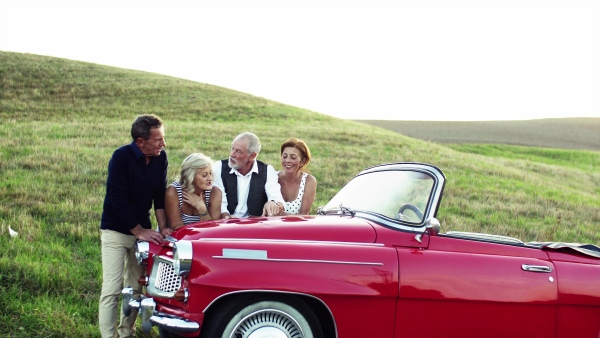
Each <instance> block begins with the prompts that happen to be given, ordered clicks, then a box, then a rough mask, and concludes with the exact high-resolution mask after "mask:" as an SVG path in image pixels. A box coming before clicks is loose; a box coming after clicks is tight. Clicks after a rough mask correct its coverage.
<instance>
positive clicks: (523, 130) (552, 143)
mask: <svg viewBox="0 0 600 338" xmlns="http://www.w3.org/2000/svg"><path fill="white" fill-rule="evenodd" d="M355 121H356V122H362V123H366V124H370V125H373V126H377V127H380V128H384V129H388V130H392V131H395V132H398V133H400V134H403V135H406V136H410V137H413V138H417V139H420V140H425V141H431V142H436V143H442V144H450V143H459V144H460V143H496V144H508V145H519V146H529V147H543V148H559V149H578V150H596V151H598V150H600V118H560V119H540V120H527V121H469V122H462V121H461V122H457V121H387V120H355Z"/></svg>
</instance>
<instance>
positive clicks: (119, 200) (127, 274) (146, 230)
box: [98, 114, 171, 337]
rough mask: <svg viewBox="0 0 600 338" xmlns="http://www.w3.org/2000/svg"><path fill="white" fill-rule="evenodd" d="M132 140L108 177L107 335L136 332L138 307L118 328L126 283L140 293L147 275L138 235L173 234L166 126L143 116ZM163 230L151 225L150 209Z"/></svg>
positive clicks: (102, 316)
mask: <svg viewBox="0 0 600 338" xmlns="http://www.w3.org/2000/svg"><path fill="white" fill-rule="evenodd" d="M131 137H132V138H133V141H132V142H131V143H130V144H128V145H125V146H122V147H120V148H119V149H117V150H116V151H115V152H114V153H113V155H112V158H111V159H110V162H109V163H108V179H107V181H106V196H105V198H104V208H103V212H102V220H101V222H100V229H101V233H102V234H101V240H102V293H101V295H100V306H99V314H98V321H99V326H100V333H101V335H102V337H117V333H118V335H119V336H120V337H135V320H136V317H137V311H133V313H131V315H130V316H128V317H126V316H125V315H124V314H123V313H121V322H120V324H119V326H118V328H117V322H116V321H117V312H118V310H119V309H118V302H119V297H120V294H121V290H122V289H123V284H125V286H131V287H133V288H134V290H135V291H137V292H138V293H139V292H141V285H140V284H138V282H137V280H138V278H139V277H140V276H142V275H143V270H142V267H141V266H140V265H138V263H137V260H136V257H135V244H136V240H143V241H148V242H153V243H155V244H159V243H161V242H162V241H163V238H164V236H167V235H169V234H170V231H171V230H170V229H168V227H167V219H166V216H165V190H166V186H167V167H168V161H167V154H166V153H165V151H164V147H165V146H166V143H165V129H164V125H163V122H162V120H161V119H160V118H159V117H158V116H156V115H153V114H150V115H141V116H138V117H137V118H136V120H135V121H134V122H133V124H132V126H131ZM153 203H154V213H155V216H156V221H157V223H158V228H159V230H160V231H158V232H157V231H156V230H153V229H152V224H151V223H150V210H151V209H152V204H153Z"/></svg>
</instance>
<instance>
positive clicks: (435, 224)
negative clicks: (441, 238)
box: [415, 217, 440, 243]
mask: <svg viewBox="0 0 600 338" xmlns="http://www.w3.org/2000/svg"><path fill="white" fill-rule="evenodd" d="M439 233H440V221H438V220H437V218H435V217H432V218H430V219H428V220H427V221H425V231H423V233H422V234H418V235H416V236H415V239H416V240H417V242H419V243H421V242H423V236H425V235H429V236H437V235H438V234H439Z"/></svg>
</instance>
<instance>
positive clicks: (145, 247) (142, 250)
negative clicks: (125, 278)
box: [135, 241, 150, 264]
mask: <svg viewBox="0 0 600 338" xmlns="http://www.w3.org/2000/svg"><path fill="white" fill-rule="evenodd" d="M149 252H150V243H148V242H145V241H141V242H137V244H136V245H135V258H137V262H138V264H143V263H145V262H146V260H147V259H148V253H149Z"/></svg>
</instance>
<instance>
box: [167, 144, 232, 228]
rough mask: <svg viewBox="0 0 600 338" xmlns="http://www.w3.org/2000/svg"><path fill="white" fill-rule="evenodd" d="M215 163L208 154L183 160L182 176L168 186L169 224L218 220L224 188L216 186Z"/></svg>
mask: <svg viewBox="0 0 600 338" xmlns="http://www.w3.org/2000/svg"><path fill="white" fill-rule="evenodd" d="M212 163H213V160H211V159H210V158H209V157H208V156H206V155H204V154H201V153H193V154H191V155H189V156H188V157H186V158H185V160H183V163H182V164H181V172H180V175H179V179H178V180H177V181H175V182H173V183H171V185H170V186H169V187H168V188H167V191H166V193H165V210H166V214H167V220H168V222H169V227H170V228H171V229H172V230H177V229H179V228H180V227H182V226H184V225H186V224H190V223H194V222H199V221H206V220H210V219H218V218H220V215H221V190H219V188H217V187H215V186H214V185H213V177H212Z"/></svg>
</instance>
